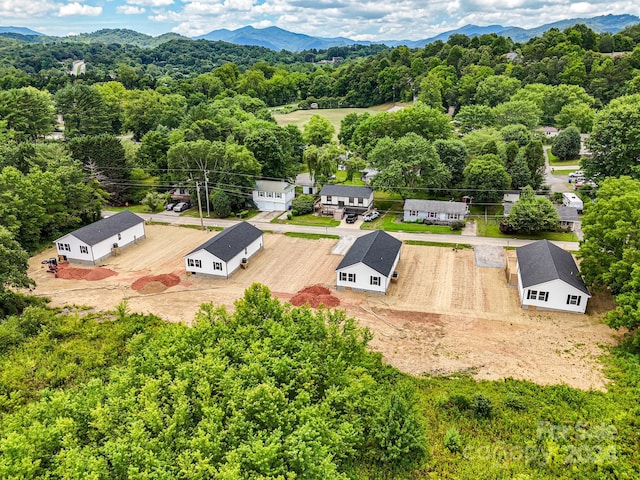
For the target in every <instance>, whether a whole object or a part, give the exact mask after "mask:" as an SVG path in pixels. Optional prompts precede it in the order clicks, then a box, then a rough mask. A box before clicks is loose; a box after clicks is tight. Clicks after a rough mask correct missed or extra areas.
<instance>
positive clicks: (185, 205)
mask: <svg viewBox="0 0 640 480" xmlns="http://www.w3.org/2000/svg"><path fill="white" fill-rule="evenodd" d="M189 208H191V204H190V203H189V202H180V203H177V204H176V205H175V207H173V211H174V212H184V211H185V210H187V209H189Z"/></svg>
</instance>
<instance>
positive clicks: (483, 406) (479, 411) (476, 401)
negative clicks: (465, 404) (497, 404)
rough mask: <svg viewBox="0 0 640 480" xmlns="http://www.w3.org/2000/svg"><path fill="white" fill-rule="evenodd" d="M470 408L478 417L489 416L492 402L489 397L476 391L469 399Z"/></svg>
mask: <svg viewBox="0 0 640 480" xmlns="http://www.w3.org/2000/svg"><path fill="white" fill-rule="evenodd" d="M471 409H472V410H473V414H474V415H475V416H476V417H478V418H490V417H491V414H492V413H493V403H491V399H490V398H489V397H487V396H485V395H483V394H481V393H477V394H475V395H474V396H473V398H472V399H471Z"/></svg>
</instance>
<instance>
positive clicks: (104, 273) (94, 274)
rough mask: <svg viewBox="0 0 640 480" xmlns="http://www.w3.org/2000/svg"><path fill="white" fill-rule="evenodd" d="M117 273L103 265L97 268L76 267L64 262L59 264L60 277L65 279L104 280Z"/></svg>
mask: <svg viewBox="0 0 640 480" xmlns="http://www.w3.org/2000/svg"><path fill="white" fill-rule="evenodd" d="M114 275H117V273H116V272H114V271H113V270H109V269H108V268H103V267H95V268H75V267H70V266H69V264H66V263H62V264H60V265H58V278H63V279H65V280H89V281H95V280H103V279H105V278H108V277H112V276H114Z"/></svg>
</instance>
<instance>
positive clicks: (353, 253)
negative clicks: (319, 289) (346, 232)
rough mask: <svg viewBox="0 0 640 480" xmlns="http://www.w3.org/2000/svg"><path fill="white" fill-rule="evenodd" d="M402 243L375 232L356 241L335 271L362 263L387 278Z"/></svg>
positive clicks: (380, 231) (385, 233) (386, 234)
mask: <svg viewBox="0 0 640 480" xmlns="http://www.w3.org/2000/svg"><path fill="white" fill-rule="evenodd" d="M401 246H402V242H401V241H400V240H398V239H397V238H394V237H392V236H391V235H389V234H388V233H387V232H383V231H382V230H376V231H375V232H372V233H368V234H367V235H364V236H362V237H359V238H357V239H356V241H355V242H353V245H352V246H351V248H350V249H349V251H348V252H347V254H346V255H345V256H344V258H343V259H342V261H341V262H340V264H339V265H338V266H337V268H336V270H340V269H342V268H344V267H349V266H351V265H356V264H358V263H364V264H365V265H367V266H368V267H371V268H372V269H374V270H375V271H376V272H379V273H381V274H382V275H385V276H387V277H388V276H389V275H390V274H391V273H392V272H391V269H392V268H393V262H395V260H396V257H397V256H398V252H400V247H401Z"/></svg>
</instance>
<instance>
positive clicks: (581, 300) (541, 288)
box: [516, 240, 591, 313]
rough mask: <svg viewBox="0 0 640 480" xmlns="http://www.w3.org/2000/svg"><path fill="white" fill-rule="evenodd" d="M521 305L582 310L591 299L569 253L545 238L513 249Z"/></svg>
mask: <svg viewBox="0 0 640 480" xmlns="http://www.w3.org/2000/svg"><path fill="white" fill-rule="evenodd" d="M516 257H517V261H518V264H517V265H518V266H517V269H518V293H519V295H520V304H521V305H522V308H527V309H533V310H535V309H540V310H559V311H564V312H573V313H584V312H585V311H586V310H587V302H588V301H589V298H591V294H590V293H589V290H588V289H587V287H586V286H585V284H584V282H583V281H582V278H580V271H579V270H578V265H576V262H575V260H574V258H573V256H572V255H571V254H570V253H569V252H567V251H565V250H563V249H562V248H560V247H558V246H556V245H554V244H553V243H551V242H550V241H548V240H539V241H537V242H533V243H529V244H528V245H525V246H523V247H518V248H516Z"/></svg>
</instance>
